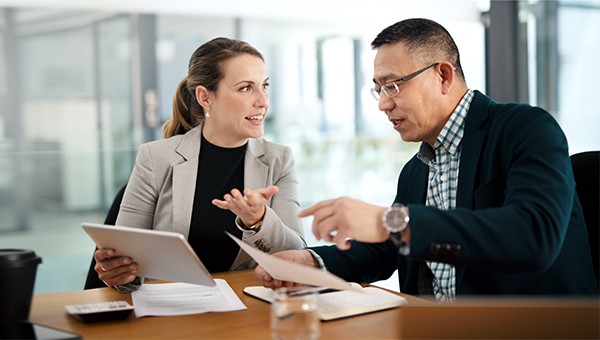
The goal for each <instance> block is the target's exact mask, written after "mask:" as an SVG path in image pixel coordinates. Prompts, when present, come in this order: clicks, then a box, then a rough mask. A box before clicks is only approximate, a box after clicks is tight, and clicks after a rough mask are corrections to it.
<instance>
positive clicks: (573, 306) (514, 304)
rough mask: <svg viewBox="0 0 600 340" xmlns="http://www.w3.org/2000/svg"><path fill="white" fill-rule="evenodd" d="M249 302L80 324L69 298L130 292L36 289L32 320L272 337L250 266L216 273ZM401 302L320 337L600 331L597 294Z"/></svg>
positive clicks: (582, 334) (74, 326)
mask: <svg viewBox="0 0 600 340" xmlns="http://www.w3.org/2000/svg"><path fill="white" fill-rule="evenodd" d="M213 276H214V277H215V278H221V279H225V280H226V281H227V283H228V284H229V285H230V286H231V288H232V289H233V291H234V292H235V293H236V294H237V295H238V296H239V297H240V299H241V300H242V302H243V303H244V304H245V305H246V306H247V307H248V309H247V310H243V311H233V312H223V313H204V314H194V315H184V316H163V317H143V318H139V319H138V318H136V317H135V316H134V315H132V316H131V317H129V318H128V319H127V320H122V321H110V322H102V323H81V322H79V321H77V320H75V319H73V318H72V317H70V316H69V315H68V314H67V313H66V311H65V309H64V306H65V305H71V304H82V303H94V302H100V301H113V300H127V301H129V302H131V296H130V295H129V294H122V293H119V292H116V291H115V290H113V289H111V288H100V289H92V290H86V291H72V292H61V293H47V294H36V295H34V297H33V303H32V309H31V313H30V318H29V320H30V321H31V322H35V323H38V324H41V325H46V326H51V327H55V328H59V329H63V330H68V331H71V332H75V333H78V334H80V335H82V336H83V337H84V338H85V339H101V338H106V339H117V338H118V339H127V338H138V339H140V338H143V339H150V338H152V339H156V338H171V339H176V338H180V339H192V338H195V339H198V338H238V339H239V338H244V339H248V338H253V339H269V338H270V331H269V322H270V319H269V318H270V306H269V304H267V303H265V302H262V301H260V300H257V299H255V298H253V297H250V296H247V295H244V294H243V293H242V290H243V288H244V287H246V286H253V285H259V284H260V282H259V281H258V280H257V279H256V278H255V277H254V272H253V271H252V270H245V271H236V272H228V273H218V274H214V275H213ZM400 295H402V296H404V297H405V298H406V299H407V302H408V304H406V305H403V306H402V307H399V308H394V309H390V310H385V311H380V312H376V313H371V314H364V315H360V316H354V317H349V318H345V319H339V320H333V321H326V322H321V338H322V339H334V338H335V339H352V338H354V339H358V338H359V339H401V338H406V339H408V338H410V339H414V338H465V337H470V338H490V337H494V338H548V337H551V338H588V339H590V338H599V337H600V329H599V326H598V322H599V320H600V316H599V305H598V299H593V300H560V301H555V300H527V299H517V300H513V299H501V300H499V299H474V300H468V301H464V302H460V303H456V304H453V305H438V304H435V303H431V302H429V301H426V300H423V299H419V298H416V297H413V296H409V295H404V294H400Z"/></svg>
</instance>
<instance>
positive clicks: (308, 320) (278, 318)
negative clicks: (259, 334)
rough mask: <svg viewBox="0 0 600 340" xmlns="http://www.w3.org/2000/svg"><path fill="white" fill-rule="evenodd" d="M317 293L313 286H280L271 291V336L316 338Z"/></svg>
mask: <svg viewBox="0 0 600 340" xmlns="http://www.w3.org/2000/svg"><path fill="white" fill-rule="evenodd" d="M317 297H318V293H317V291H316V290H315V289H314V288H305V287H282V288H277V289H275V290H274V292H273V303H272V304H271V336H272V338H273V339H277V340H288V339H318V338H319V335H320V321H319V315H318V313H319V310H318V306H317Z"/></svg>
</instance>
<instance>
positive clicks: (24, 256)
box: [0, 249, 42, 323]
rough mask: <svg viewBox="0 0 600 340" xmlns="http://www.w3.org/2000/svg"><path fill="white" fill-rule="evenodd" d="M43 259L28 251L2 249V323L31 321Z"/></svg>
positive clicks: (0, 282)
mask: <svg viewBox="0 0 600 340" xmlns="http://www.w3.org/2000/svg"><path fill="white" fill-rule="evenodd" d="M41 262H42V258H41V257H39V256H37V255H36V254H35V252H33V251H32V250H27V249H0V323H2V322H14V321H23V320H27V319H29V310H30V309H31V298H32V297H33V286H34V284H35V274H36V272H37V266H38V265H39V264H40V263H41Z"/></svg>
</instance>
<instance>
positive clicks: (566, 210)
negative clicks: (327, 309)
mask: <svg viewBox="0 0 600 340" xmlns="http://www.w3.org/2000/svg"><path fill="white" fill-rule="evenodd" d="M372 47H373V48H374V49H377V55H376V57H375V72H374V78H373V81H374V83H375V87H374V89H373V90H372V92H373V94H374V96H375V97H376V98H378V100H379V109H380V110H381V111H383V112H384V113H385V114H386V115H387V117H388V120H389V121H390V122H391V123H392V124H393V127H394V129H395V130H396V131H398V132H399V133H400V136H401V138H402V139H403V140H404V141H408V142H422V144H421V148H420V150H419V152H418V154H417V155H416V156H415V157H413V158H412V159H411V160H409V162H408V163H407V164H406V166H405V167H404V169H403V170H402V172H401V174H400V177H399V180H398V189H397V195H396V198H395V204H394V205H393V206H392V207H389V208H386V207H380V206H376V205H372V204H368V203H365V202H361V201H359V200H355V199H351V198H347V197H342V198H338V199H333V200H328V201H323V202H320V203H318V204H316V205H314V206H312V207H310V208H307V209H305V210H304V211H302V212H300V216H303V217H306V216H310V215H313V216H314V220H313V226H312V231H313V233H314V234H315V236H316V237H317V239H324V240H326V241H331V242H335V243H336V245H337V247H335V246H322V247H314V248H311V249H308V250H296V251H289V252H282V253H278V256H281V257H283V258H286V259H289V260H291V261H294V262H298V263H304V264H308V265H312V266H317V267H318V266H320V267H322V268H326V269H327V270H329V271H330V272H332V273H334V274H336V275H338V276H340V277H342V278H344V279H346V280H348V281H356V282H373V281H376V280H381V279H386V278H388V277H389V276H390V275H391V274H392V273H393V272H394V270H396V269H398V276H399V280H400V289H401V290H402V291H403V292H405V293H408V294H415V295H422V296H427V295H433V296H435V298H436V299H437V300H438V301H442V302H443V301H452V300H454V299H455V298H456V296H457V295H468V294H481V295H491V294H510V295H516V294H523V295H533V294H542V295H588V294H597V293H598V291H597V290H598V288H597V284H596V282H595V277H594V274H593V270H592V264H591V256H590V251H589V246H588V241H587V234H586V230H585V224H584V222H583V215H582V210H581V206H580V203H579V201H578V199H577V195H576V193H575V183H574V180H573V173H572V170H571V163H570V159H569V154H568V146H567V141H566V138H565V136H564V134H563V132H562V131H561V129H560V127H559V126H558V124H557V123H556V121H555V120H554V119H553V118H552V116H551V115H550V114H549V113H547V112H546V111H544V110H542V109H540V108H535V107H531V106H528V105H517V104H498V103H495V102H494V101H492V100H491V99H490V98H489V97H487V96H485V95H483V94H482V93H480V92H478V91H473V90H470V89H469V88H468V87H467V84H466V82H465V79H464V75H463V71H462V67H461V65H460V57H459V52H458V48H457V47H456V44H455V43H454V40H453V39H452V37H451V36H450V34H449V33H448V32H447V31H446V30H445V29H444V28H443V27H442V26H440V25H439V24H438V23H436V22H434V21H431V20H427V19H409V20H404V21H401V22H398V23H396V24H394V25H392V26H390V27H388V28H386V29H384V30H383V31H382V32H381V33H380V34H379V35H378V36H377V37H376V38H375V40H374V41H373V42H372ZM349 239H351V240H352V241H349ZM256 275H257V277H259V278H260V279H261V280H262V281H263V284H264V285H265V286H267V287H273V288H274V287H278V286H281V285H290V284H292V283H289V282H281V281H278V280H273V279H272V277H271V276H269V275H268V273H266V272H265V271H264V269H263V268H262V267H259V268H257V269H256Z"/></svg>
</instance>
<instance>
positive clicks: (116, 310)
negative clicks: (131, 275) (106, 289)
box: [65, 301, 133, 322]
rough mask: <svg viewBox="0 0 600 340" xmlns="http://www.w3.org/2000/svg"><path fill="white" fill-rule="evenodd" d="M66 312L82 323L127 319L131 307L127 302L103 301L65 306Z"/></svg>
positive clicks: (131, 309)
mask: <svg viewBox="0 0 600 340" xmlns="http://www.w3.org/2000/svg"><path fill="white" fill-rule="evenodd" d="M65 309H66V310H67V312H68V313H69V314H70V315H71V316H73V317H74V318H76V319H78V320H80V321H83V322H98V321H111V320H122V319H126V318H127V317H129V315H130V314H131V312H132V311H133V306H132V305H130V304H129V302H127V301H105V302H96V303H87V304H81V305H68V306H65Z"/></svg>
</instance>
